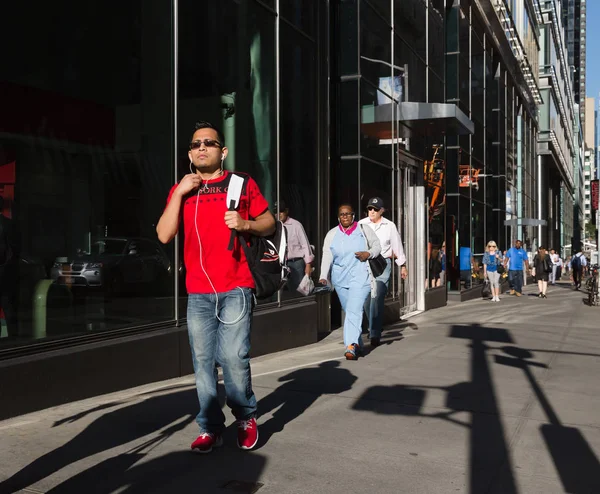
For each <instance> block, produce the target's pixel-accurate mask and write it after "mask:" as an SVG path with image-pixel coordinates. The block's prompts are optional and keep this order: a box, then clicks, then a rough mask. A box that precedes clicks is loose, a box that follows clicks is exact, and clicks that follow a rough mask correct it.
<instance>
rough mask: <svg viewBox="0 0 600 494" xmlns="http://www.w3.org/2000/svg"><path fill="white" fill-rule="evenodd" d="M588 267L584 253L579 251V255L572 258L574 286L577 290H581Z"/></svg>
mask: <svg viewBox="0 0 600 494" xmlns="http://www.w3.org/2000/svg"><path fill="white" fill-rule="evenodd" d="M586 266H587V259H586V258H585V256H584V255H583V252H581V250H579V251H578V252H577V254H575V255H574V256H573V257H572V258H571V272H572V273H573V284H574V285H575V290H579V289H580V288H581V281H582V278H583V272H584V270H585V267H586Z"/></svg>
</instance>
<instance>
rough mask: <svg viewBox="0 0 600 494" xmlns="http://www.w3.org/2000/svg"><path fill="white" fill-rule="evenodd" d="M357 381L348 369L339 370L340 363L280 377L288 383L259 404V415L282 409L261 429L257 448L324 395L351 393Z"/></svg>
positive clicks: (308, 368) (322, 365)
mask: <svg viewBox="0 0 600 494" xmlns="http://www.w3.org/2000/svg"><path fill="white" fill-rule="evenodd" d="M356 379H357V378H356V376H355V375H354V374H352V373H351V372H350V371H349V370H347V369H343V368H341V367H340V362H339V361H338V360H330V361H327V362H322V363H321V364H319V366H318V367H307V368H303V369H298V370H295V371H294V372H291V373H290V374H287V375H285V376H282V377H280V378H279V379H278V381H279V382H283V383H285V384H283V385H282V386H279V387H278V388H277V389H275V390H274V391H273V392H272V393H271V394H269V395H267V396H266V397H264V398H263V399H262V400H260V402H259V403H258V413H259V416H264V415H266V414H268V413H270V412H271V411H272V410H275V409H276V408H278V407H280V408H279V409H278V410H277V411H276V412H275V413H273V416H272V417H271V418H270V419H269V420H267V421H266V422H265V423H263V424H262V425H261V426H260V438H259V444H258V449H260V448H261V447H263V446H264V445H265V444H267V442H268V441H269V439H270V438H271V436H272V435H273V434H275V433H276V432H281V431H282V430H283V429H284V427H285V426H286V425H287V424H289V423H290V422H291V421H292V420H295V419H297V418H298V417H300V416H301V415H302V414H303V413H304V412H305V411H306V410H307V409H308V408H309V407H310V406H311V405H312V404H313V403H314V402H315V401H317V400H318V399H319V398H320V397H321V396H322V395H326V394H332V395H333V394H340V393H343V392H345V391H349V390H350V389H351V388H352V386H353V384H354V383H355V382H356Z"/></svg>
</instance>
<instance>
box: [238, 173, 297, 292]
mask: <svg viewBox="0 0 600 494" xmlns="http://www.w3.org/2000/svg"><path fill="white" fill-rule="evenodd" d="M247 182H248V176H247V175H238V174H237V173H231V179H230V182H229V189H228V191H227V204H228V208H229V211H237V209H238V207H239V205H240V197H241V196H242V192H243V191H244V190H245V188H246V184H247ZM236 237H237V238H238V239H239V242H240V245H241V246H242V249H243V251H244V254H245V255H246V260H247V261H248V267H249V268H250V273H251V274H252V278H253V279H254V284H255V285H256V288H255V293H254V294H255V296H256V298H257V299H268V298H270V297H272V296H273V295H275V294H276V293H277V292H278V291H279V290H280V289H281V288H283V286H284V285H285V283H286V281H287V278H288V274H289V271H290V269H289V267H288V265H287V261H288V259H287V230H286V228H285V226H284V225H283V223H282V222H281V221H279V220H277V221H275V232H274V233H273V234H271V235H268V236H266V237H259V236H257V235H250V239H249V242H246V240H245V238H244V236H243V235H242V234H241V233H240V232H238V231H236V230H232V231H231V239H230V241H229V250H231V251H233V248H234V243H235V238H236Z"/></svg>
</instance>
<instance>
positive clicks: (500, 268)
mask: <svg viewBox="0 0 600 494" xmlns="http://www.w3.org/2000/svg"><path fill="white" fill-rule="evenodd" d="M496 266H497V267H496V271H497V272H498V274H500V275H502V274H504V271H506V270H505V269H504V264H502V259H500V258H499V257H497V258H496Z"/></svg>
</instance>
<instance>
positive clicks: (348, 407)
mask: <svg viewBox="0 0 600 494" xmlns="http://www.w3.org/2000/svg"><path fill="white" fill-rule="evenodd" d="M536 294H537V289H536V287H534V286H532V285H530V286H527V287H526V289H525V295H526V296H523V297H520V298H517V297H510V296H508V295H505V296H504V297H503V298H502V300H501V302H500V303H492V302H489V301H483V300H475V301H472V302H465V303H461V304H452V305H450V306H448V307H446V308H443V309H438V310H434V311H430V312H427V313H424V314H422V315H420V316H417V317H414V318H411V319H409V320H407V321H405V322H403V323H399V324H397V325H395V326H393V327H391V328H388V330H387V332H385V333H384V339H383V341H384V344H383V345H382V346H381V347H378V348H376V349H374V350H373V351H372V352H371V353H370V354H369V355H367V356H366V357H365V358H363V359H360V360H359V361H357V362H348V361H346V360H344V359H343V355H342V353H343V345H342V343H341V334H340V332H339V330H338V331H336V332H334V333H332V334H331V335H330V336H328V337H327V338H326V339H325V340H323V341H321V342H319V343H317V344H314V345H310V346H308V347H303V348H300V349H295V350H290V351H286V352H282V353H279V354H274V355H267V356H264V357H261V358H258V359H255V360H253V373H254V390H255V392H256V394H257V399H258V400H259V411H260V414H261V417H260V419H259V425H260V434H261V439H260V442H259V447H258V448H257V449H256V450H255V451H253V452H243V451H240V450H238V449H237V447H236V445H235V436H236V430H235V427H234V426H231V427H229V428H228V430H227V432H226V434H225V446H224V447H223V448H221V449H218V450H215V451H213V453H211V454H208V455H194V454H193V453H191V452H190V451H189V445H190V443H191V442H192V440H193V439H195V437H196V436H197V426H196V424H195V423H194V416H195V414H196V412H197V401H196V394H195V390H194V386H193V379H192V378H191V377H186V378H180V379H175V380H171V381H166V382H162V383H155V384H153V385H149V386H144V387H140V388H135V389H132V390H128V391H126V392H119V393H114V394H111V395H105V396H102V397H98V398H94V399H90V400H85V401H82V402H77V403H73V404H69V405H64V406H60V407H57V408H54V409H50V410H46V411H42V412H36V413H33V414H30V415H26V416H22V417H18V418H14V419H11V420H8V421H5V422H0V457H1V458H2V462H0V481H3V480H6V479H9V480H7V481H5V482H3V483H0V493H2V494H4V493H5V492H14V491H15V489H17V488H22V489H24V490H23V491H22V492H29V493H40V492H52V493H92V492H99V493H112V492H119V493H179V492H181V493H184V492H186V493H187V492H198V493H202V494H209V493H222V494H226V493H235V492H237V493H250V492H258V493H259V494H287V493H350V492H351V493H369V494H375V493H378V494H379V493H390V494H397V493H407V494H408V493H410V494H418V493H443V494H445V493H454V492H457V493H462V492H466V493H472V494H480V493H481V494H483V493H489V494H515V493H527V494H529V493H544V494H549V493H562V492H568V493H577V494H579V493H600V461H599V458H600V358H599V357H600V324H599V322H598V321H599V320H600V309H599V308H594V307H588V306H586V305H584V303H583V302H582V299H583V298H584V297H585V293H584V292H574V291H573V290H572V289H570V287H569V286H568V285H567V284H563V285H559V286H556V287H551V288H550V289H549V292H548V299H547V300H542V299H538V298H537V297H535V295H536ZM107 365H110V362H107ZM140 365H151V362H145V363H141V364H140ZM98 371H99V372H102V369H99V370H98ZM59 391H60V390H59V388H57V392H59ZM227 417H228V421H229V422H228V423H232V422H233V418H232V416H231V414H230V413H229V412H228V411H227ZM253 489H258V490H253Z"/></svg>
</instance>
